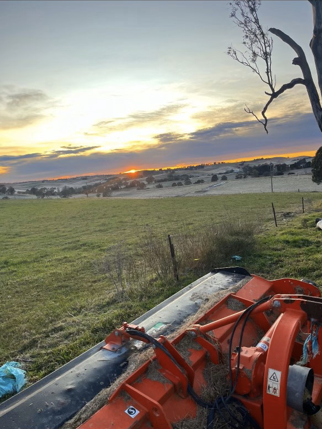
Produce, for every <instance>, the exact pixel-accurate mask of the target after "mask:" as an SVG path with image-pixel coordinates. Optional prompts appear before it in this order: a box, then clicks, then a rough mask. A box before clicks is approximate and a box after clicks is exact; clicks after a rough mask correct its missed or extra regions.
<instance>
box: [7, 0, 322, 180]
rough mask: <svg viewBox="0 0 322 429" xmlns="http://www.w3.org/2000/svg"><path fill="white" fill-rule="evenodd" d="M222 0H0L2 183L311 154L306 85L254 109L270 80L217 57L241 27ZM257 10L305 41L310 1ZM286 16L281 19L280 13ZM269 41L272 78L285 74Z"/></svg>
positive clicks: (287, 62) (286, 61) (315, 132)
mask: <svg viewBox="0 0 322 429" xmlns="http://www.w3.org/2000/svg"><path fill="white" fill-rule="evenodd" d="M229 14H230V7H229V5H228V3H227V2H226V1H184V0H180V1H133V0H132V1H12V0H11V1H1V2H0V51H1V57H2V61H1V69H0V182H15V181H22V180H25V181H27V180H33V179H45V178H58V177H66V176H77V175H83V174H109V173H118V172H121V171H126V170H131V169H140V168H161V167H162V166H175V165H183V164H197V163H202V162H214V161H221V160H229V159H236V158H249V157H259V156H263V155H278V154H288V153H289V154H291V153H297V152H307V153H309V152H311V153H312V151H316V150H317V149H318V148H319V147H320V146H321V142H322V139H321V137H322V136H321V133H320V131H319V129H318V126H317V125H316V123H315V120H314V118H313V115H312V113H311V110H310V106H309V103H308V99H307V95H306V91H305V89H304V87H296V88H295V89H293V90H292V91H289V92H288V93H287V94H285V95H284V96H283V97H281V98H279V99H278V100H277V101H276V102H275V103H274V104H273V105H272V108H271V109H270V111H269V116H270V118H271V120H270V123H269V134H268V135H266V133H265V132H264V130H263V127H262V126H261V125H259V124H258V123H257V122H256V121H254V119H253V118H252V117H251V116H250V115H247V114H246V113H245V112H244V110H243V109H244V105H245V103H247V105H248V106H249V107H251V108H252V109H253V110H255V111H256V112H258V113H259V112H260V110H261V107H262V106H263V105H264V104H265V102H266V99H267V97H266V96H265V94H264V91H266V90H267V88H266V87H265V86H263V84H261V82H260V81H259V79H258V78H257V77H256V76H255V75H254V74H252V73H251V72H250V71H249V70H248V69H246V68H244V67H242V66H241V65H239V64H238V63H236V62H234V61H233V60H232V59H231V58H230V57H229V56H228V55H227V48H228V46H229V45H230V44H233V45H234V46H235V47H237V48H241V47H242V45H241V33H240V30H239V29H238V28H237V27H235V25H234V24H233V22H232V21H231V19H230V18H229ZM260 17H261V18H262V23H263V24H264V26H265V27H267V28H268V27H276V28H280V29H282V30H283V31H284V32H286V33H287V34H289V35H290V36H291V37H293V38H294V39H295V40H296V41H297V42H298V43H299V44H300V45H301V46H302V47H303V48H304V49H305V51H306V54H307V58H308V61H309V63H310V65H312V72H314V67H313V57H312V55H311V52H310V49H309V47H308V44H309V41H310V39H311V35H312V11H311V6H310V4H309V3H308V2H307V1H264V2H263V4H262V7H261V9H260ZM285 17H287V19H285ZM294 56H295V55H294V53H293V51H292V50H291V49H290V48H289V47H288V46H287V45H285V44H283V42H281V41H280V40H279V39H276V38H275V39H274V57H273V60H274V64H273V65H274V73H275V74H276V77H277V87H279V86H280V85H281V84H283V83H286V82H288V81H290V80H291V79H293V78H295V77H301V73H300V69H299V68H298V67H296V66H292V64H291V62H292V59H293V58H294Z"/></svg>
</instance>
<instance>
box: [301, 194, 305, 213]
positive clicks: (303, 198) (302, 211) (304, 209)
mask: <svg viewBox="0 0 322 429" xmlns="http://www.w3.org/2000/svg"><path fill="white" fill-rule="evenodd" d="M304 211H305V209H304V197H302V212H303V213H304Z"/></svg>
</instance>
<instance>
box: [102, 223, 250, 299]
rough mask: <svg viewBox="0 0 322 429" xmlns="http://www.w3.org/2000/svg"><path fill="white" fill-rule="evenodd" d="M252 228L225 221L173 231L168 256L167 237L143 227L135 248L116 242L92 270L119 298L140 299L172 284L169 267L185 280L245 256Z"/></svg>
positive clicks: (171, 272) (247, 252)
mask: <svg viewBox="0 0 322 429" xmlns="http://www.w3.org/2000/svg"><path fill="white" fill-rule="evenodd" d="M257 229H258V224H257V223H255V221H243V220H227V221H225V222H222V223H220V224H211V225H208V226H207V227H203V228H200V229H198V230H197V231H191V230H189V229H187V230H186V231H179V232H178V233H177V234H175V235H173V236H171V239H172V241H173V246H174V249H175V256H174V257H173V256H171V253H170V249H169V241H168V237H167V236H166V235H163V236H162V235H157V234H156V233H155V232H154V231H152V230H151V229H150V228H149V229H146V230H145V233H144V234H143V236H142V237H141V239H140V244H139V246H137V248H136V249H134V250H133V249H130V248H129V247H128V246H127V245H126V243H125V242H123V241H122V242H120V243H119V244H117V245H115V246H112V247H110V248H109V249H107V251H106V254H105V256H104V258H103V259H101V260H99V261H96V268H97V269H98V270H99V272H101V273H104V274H105V275H106V276H107V278H108V279H109V281H110V282H111V283H112V284H113V285H114V290H115V294H116V296H117V298H118V299H119V300H126V299H129V297H131V299H133V298H135V299H144V298H146V297H147V296H150V295H151V293H152V294H153V291H155V290H156V288H160V287H161V288H162V287H168V286H169V285H170V284H173V283H175V281H176V279H175V277H174V264H175V267H176V272H177V273H178V275H179V278H180V279H181V280H182V279H185V280H186V279H189V278H193V277H197V276H200V275H203V274H204V273H206V272H208V271H210V270H212V269H213V268H215V267H218V266H223V265H229V264H230V263H231V257H232V255H234V254H238V255H242V256H246V255H247V254H249V253H251V252H252V251H253V249H254V246H255V232H256V230H257Z"/></svg>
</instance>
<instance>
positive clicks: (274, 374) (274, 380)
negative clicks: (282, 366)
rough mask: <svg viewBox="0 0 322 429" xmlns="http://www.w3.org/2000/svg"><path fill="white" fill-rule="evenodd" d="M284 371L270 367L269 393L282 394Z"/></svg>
mask: <svg viewBox="0 0 322 429" xmlns="http://www.w3.org/2000/svg"><path fill="white" fill-rule="evenodd" d="M281 376H282V372H281V371H277V369H272V368H268V377H267V378H268V380H267V390H266V392H267V393H268V394H269V395H273V396H280V386H281Z"/></svg>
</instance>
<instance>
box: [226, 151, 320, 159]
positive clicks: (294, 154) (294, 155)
mask: <svg viewBox="0 0 322 429" xmlns="http://www.w3.org/2000/svg"><path fill="white" fill-rule="evenodd" d="M315 153H316V151H315V150H311V151H310V150H309V151H305V152H292V153H278V154H272V155H254V156H248V157H243V158H235V159H224V160H220V162H241V161H252V160H253V159H257V158H264V159H270V158H280V157H281V158H282V157H283V158H297V157H299V156H315Z"/></svg>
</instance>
